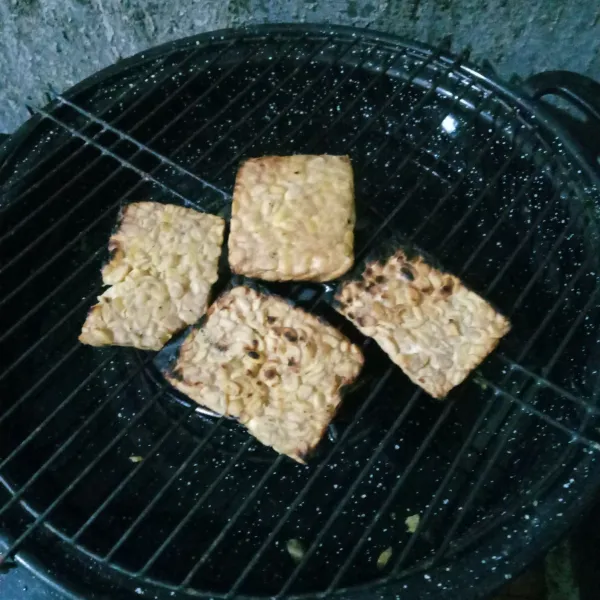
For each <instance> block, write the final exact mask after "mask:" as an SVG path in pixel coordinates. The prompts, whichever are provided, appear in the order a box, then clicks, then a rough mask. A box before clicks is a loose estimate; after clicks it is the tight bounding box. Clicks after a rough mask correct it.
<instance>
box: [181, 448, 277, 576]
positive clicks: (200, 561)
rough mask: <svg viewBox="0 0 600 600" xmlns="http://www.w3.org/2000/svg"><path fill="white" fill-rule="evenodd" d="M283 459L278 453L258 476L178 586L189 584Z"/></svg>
mask: <svg viewBox="0 0 600 600" xmlns="http://www.w3.org/2000/svg"><path fill="white" fill-rule="evenodd" d="M284 460H285V457H284V455H283V454H280V455H279V456H278V457H277V458H276V459H275V460H274V461H273V462H272V463H271V466H270V467H269V468H268V469H267V470H266V471H265V473H264V475H263V476H262V477H261V478H260V481H259V482H258V483H257V484H256V486H255V487H253V488H252V491H251V492H250V493H249V494H248V496H247V497H246V499H245V500H244V502H242V504H241V505H240V506H239V508H238V509H237V510H236V511H235V513H234V514H233V515H232V517H231V518H230V519H229V520H228V521H227V523H226V524H225V525H224V526H223V527H222V528H221V531H220V532H219V535H218V536H217V537H216V538H215V539H214V540H213V541H212V542H211V544H210V546H209V547H208V548H207V549H206V551H205V552H204V554H203V555H202V556H201V557H200V558H199V559H198V561H197V562H196V564H195V565H194V566H193V567H192V568H191V569H190V571H189V572H188V574H187V575H186V576H185V578H184V579H183V581H182V582H181V584H180V587H185V586H188V585H189V584H190V582H191V581H192V579H193V578H194V576H195V575H196V573H197V572H198V571H199V570H200V568H201V567H202V566H203V565H204V564H205V563H206V561H207V560H208V559H209V557H210V556H211V554H212V553H213V552H214V551H215V549H216V548H217V546H218V545H219V544H220V543H221V542H222V541H223V540H224V539H225V536H226V535H227V533H228V532H229V531H230V529H231V528H232V527H233V526H234V524H235V523H236V522H237V520H238V519H239V518H240V516H241V515H242V514H244V512H245V510H246V509H247V508H248V507H249V506H250V504H251V503H252V502H253V501H254V499H255V498H256V496H257V495H258V492H259V491H262V489H263V487H264V486H265V485H266V483H267V481H268V480H269V478H270V477H271V475H273V473H275V471H276V470H277V468H278V467H279V465H280V464H281V463H282V462H283V461H284Z"/></svg>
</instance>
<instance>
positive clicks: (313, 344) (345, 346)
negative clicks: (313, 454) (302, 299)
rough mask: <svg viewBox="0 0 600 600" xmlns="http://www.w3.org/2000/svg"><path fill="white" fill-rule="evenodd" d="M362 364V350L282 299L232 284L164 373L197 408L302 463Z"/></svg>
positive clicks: (316, 442) (210, 309)
mask: <svg viewBox="0 0 600 600" xmlns="http://www.w3.org/2000/svg"><path fill="white" fill-rule="evenodd" d="M362 364H363V356H362V354H361V351H360V350H359V349H358V348H357V347H356V346H354V345H353V344H351V343H350V342H349V341H348V340H347V339H346V338H345V337H344V336H343V335H342V334H341V333H340V332H339V331H337V329H335V328H333V327H331V326H330V325H326V324H325V323H322V322H321V321H320V320H319V319H317V318H316V317H314V316H312V315H309V314H307V313H305V312H304V311H302V310H299V309H297V308H294V307H293V306H291V305H290V304H288V303H287V302H286V301H285V300H283V299H282V298H278V297H273V296H265V295H262V294H259V293H258V292H256V291H254V290H253V289H250V288H247V287H236V288H234V289H233V290H231V291H230V292H228V293H226V294H224V295H223V296H221V297H220V298H219V299H218V300H217V301H216V302H215V303H214V304H213V305H212V306H211V307H210V308H209V310H208V316H207V318H206V322H205V323H204V324H203V326H202V327H201V328H199V329H196V330H195V331H193V332H192V333H191V334H190V335H189V336H188V337H187V339H186V340H185V341H184V343H183V345H182V347H181V350H180V353H179V357H178V360H177V363H176V365H175V368H174V369H173V371H172V373H170V374H167V375H166V376H167V379H168V380H169V382H170V383H172V384H173V386H175V387H176V388H178V389H179V390H181V391H182V392H184V393H185V394H187V395H188V396H189V397H190V398H192V400H194V401H195V402H197V403H198V404H201V405H203V406H206V407H207V408H210V409H212V410H214V411H216V412H218V413H220V414H223V415H228V416H232V417H235V418H237V419H238V420H239V421H240V422H241V423H243V424H244V425H245V426H246V427H247V429H248V431H249V432H250V433H251V434H252V435H254V437H256V438H257V439H258V440H259V441H260V442H262V443H263V444H265V445H267V446H271V447H272V448H274V449H275V450H276V451H277V452H279V453H281V454H287V455H288V456H290V457H291V458H293V459H294V460H297V461H298V462H304V460H303V459H304V457H305V456H306V455H307V454H308V453H309V452H310V450H312V449H313V448H314V447H315V446H316V445H317V444H318V442H319V440H320V439H321V437H322V436H323V433H324V431H325V429H326V428H327V425H328V424H329V422H330V421H331V419H332V418H333V416H334V414H335V412H336V410H337V407H338V405H339V403H340V400H341V395H340V390H341V388H342V387H343V386H344V385H347V384H349V383H351V382H353V381H354V380H355V379H356V377H357V376H358V374H359V372H360V369H361V367H362Z"/></svg>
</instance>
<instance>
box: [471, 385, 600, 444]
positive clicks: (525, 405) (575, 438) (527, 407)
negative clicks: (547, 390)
mask: <svg viewBox="0 0 600 600" xmlns="http://www.w3.org/2000/svg"><path fill="white" fill-rule="evenodd" d="M482 381H484V382H485V383H486V384H487V385H488V386H489V387H490V388H491V389H493V390H494V392H495V393H496V394H497V395H499V396H504V397H505V398H508V399H509V400H510V401H511V402H514V403H515V404H518V405H519V408H520V409H522V410H523V411H525V412H528V413H531V414H532V415H535V416H536V417H539V418H540V419H541V420H542V421H544V422H545V423H547V424H548V425H551V426H552V427H555V428H556V429H559V430H560V431H562V432H563V433H565V434H566V435H567V436H569V438H570V441H571V442H579V443H582V444H584V445H585V446H588V447H589V448H591V449H592V450H595V451H596V452H600V443H598V442H596V441H594V440H591V439H590V438H588V437H586V436H585V435H581V434H580V433H576V432H574V431H573V430H572V429H569V428H568V427H566V426H565V425H563V424H562V423H561V422H560V421H557V420H556V419H553V418H552V417H550V416H548V415H547V414H546V413H545V412H543V411H541V410H539V409H537V408H535V407H534V406H532V405H531V403H529V402H527V401H525V400H521V399H520V398H518V397H517V396H515V395H514V394H511V393H510V392H507V391H506V390H504V389H502V388H501V387H499V386H498V385H496V384H495V383H494V382H492V381H490V380H488V379H486V378H482ZM534 393H535V386H534V387H533V388H532V390H531V391H530V393H529V394H528V396H529V397H532V396H533V394H534Z"/></svg>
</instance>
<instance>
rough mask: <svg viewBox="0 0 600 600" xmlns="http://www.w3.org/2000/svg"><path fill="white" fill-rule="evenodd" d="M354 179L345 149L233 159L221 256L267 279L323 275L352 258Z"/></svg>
mask: <svg viewBox="0 0 600 600" xmlns="http://www.w3.org/2000/svg"><path fill="white" fill-rule="evenodd" d="M355 220H356V216H355V210H354V180H353V173H352V165H351V164H350V159H349V158H348V157H347V156H329V155H323V156H310V155H297V156H264V157H262V158H252V159H250V160H247V161H246V162H244V163H243V164H242V166H241V167H240V169H239V171H238V174H237V178H236V182H235V189H234V193H233V206H232V217H231V234H230V236H229V263H230V266H231V269H232V270H233V272H234V273H239V274H242V275H248V276H250V277H259V278H260V279H266V280H270V281H287V280H312V281H327V280H330V279H335V278H336V277H339V276H340V275H343V274H344V273H345V272H346V271H348V269H350V267H351V266H352V264H353V263H354V223H355Z"/></svg>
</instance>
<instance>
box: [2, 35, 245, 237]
mask: <svg viewBox="0 0 600 600" xmlns="http://www.w3.org/2000/svg"><path fill="white" fill-rule="evenodd" d="M234 45H235V42H234V41H231V42H230V43H229V44H228V45H226V46H225V47H224V48H222V49H221V51H220V52H218V53H217V54H216V55H215V56H214V57H213V59H212V60H210V61H209V63H208V64H206V65H204V67H203V68H202V69H199V70H198V71H195V73H194V75H193V76H192V77H190V78H188V80H187V81H186V82H185V83H183V84H182V85H181V86H180V87H179V88H177V90H176V93H175V94H172V95H169V96H168V97H167V98H166V99H165V100H164V101H162V102H160V103H159V104H158V105H157V106H156V107H154V108H153V109H152V110H151V111H149V112H148V113H147V114H146V115H145V116H144V117H143V118H142V119H141V120H140V121H138V122H137V123H136V124H135V127H134V128H133V131H135V130H136V129H138V128H139V127H140V126H141V125H142V124H143V123H145V122H146V121H147V120H148V119H149V118H150V117H151V116H152V115H153V114H155V113H156V111H158V110H159V109H160V108H162V106H163V105H164V104H165V103H166V102H167V101H168V100H170V99H171V98H172V97H173V95H176V94H179V93H180V92H182V91H183V90H184V89H185V88H186V87H187V86H188V85H189V84H190V83H191V82H192V81H193V80H195V79H196V78H197V77H199V76H200V74H201V73H204V72H206V71H207V70H208V69H210V68H211V67H212V66H213V65H214V64H215V63H216V62H217V61H218V60H219V59H220V58H221V57H222V56H223V55H224V54H226V53H227V52H228V51H229V50H230V49H231V48H232V47H233V46H234ZM200 53H201V49H197V50H195V51H194V52H192V53H191V54H189V55H188V56H187V57H186V58H185V59H184V60H183V61H181V62H179V63H175V64H174V65H172V66H171V67H170V68H169V69H167V70H166V71H165V73H164V74H163V76H162V77H160V78H158V79H157V80H156V81H154V82H153V84H152V86H150V87H149V89H148V90H147V91H146V92H145V93H144V94H141V95H140V96H139V97H138V98H136V99H135V100H134V101H133V102H132V103H131V104H130V105H129V106H128V107H127V108H126V109H125V110H124V111H123V112H122V113H120V114H119V115H118V116H117V117H116V118H115V119H114V120H113V121H111V122H110V124H111V125H112V126H113V127H114V125H115V124H118V123H119V122H121V121H122V120H123V119H124V118H125V117H126V116H127V115H128V114H129V113H131V112H132V111H133V110H134V109H135V108H136V107H138V106H139V105H140V104H141V103H142V102H144V101H145V100H147V99H148V98H149V97H150V96H151V95H152V94H153V93H154V92H155V91H156V89H158V87H159V86H160V85H161V84H162V83H164V82H165V81H166V80H167V79H169V77H171V76H172V75H173V74H174V73H176V72H177V71H179V70H180V69H181V68H183V66H184V65H185V64H187V63H188V62H189V61H190V60H192V59H194V58H196V57H197V56H198V54H200ZM166 60H168V57H167V58H166V59H165V61H162V62H161V63H160V64H161V65H162V64H164V63H165V62H166ZM148 79H150V76H149V77H148ZM211 87H212V86H211ZM129 92H130V90H129V89H127V90H125V91H124V92H123V93H121V94H120V95H119V96H117V98H116V99H115V100H114V101H113V102H111V103H110V104H109V106H107V107H106V108H105V109H103V110H102V111H101V112H100V114H99V117H100V118H103V117H104V115H106V114H108V112H110V110H112V109H113V108H114V107H115V106H116V105H117V104H118V103H119V102H121V100H122V99H123V98H124V97H125V96H126V95H127V94H129ZM34 114H35V113H34ZM101 133H102V132H98V133H97V134H95V135H94V136H92V139H94V140H95V139H96V138H97V137H99V136H100V134H101ZM72 139H73V138H72V137H71V138H69V140H68V141H66V142H65V143H64V144H61V145H60V146H59V147H58V148H56V149H55V150H54V151H53V152H52V153H51V154H50V155H49V156H48V157H47V158H45V159H43V160H42V161H40V163H38V164H37V165H35V166H34V167H33V168H32V169H30V170H29V171H27V172H26V173H25V174H24V175H23V178H25V177H27V176H28V175H29V174H30V173H31V171H32V170H33V169H38V168H40V166H42V165H43V164H44V163H45V162H46V161H47V160H50V159H51V158H52V157H53V156H55V155H56V154H57V153H58V152H60V150H61V149H63V148H64V147H65V146H66V145H67V144H68V143H69V142H70V141H71V140H72ZM118 143H119V142H118V141H117V142H115V143H114V144H111V145H110V146H109V149H110V148H114V147H115V146H116V145H117V144H118ZM85 147H86V146H85V145H83V146H81V147H80V148H78V149H77V150H76V151H75V152H73V153H71V154H69V155H68V156H67V157H66V158H65V159H64V160H63V161H61V162H60V163H59V164H58V165H56V167H54V168H53V169H51V170H49V171H47V172H46V173H45V174H44V175H43V176H42V177H41V179H38V180H37V181H36V182H35V183H33V184H32V185H31V186H29V187H28V188H27V190H25V192H24V193H23V194H20V195H19V196H18V197H17V198H15V199H14V200H13V202H16V201H18V200H20V199H22V198H23V197H24V196H26V195H27V194H28V193H29V192H31V191H33V190H34V189H36V188H37V187H39V186H40V185H41V184H42V183H43V182H44V181H46V179H47V178H49V177H51V176H52V175H53V174H55V173H57V172H58V171H60V169H62V168H63V167H64V166H65V165H66V164H67V163H69V162H70V161H71V160H73V158H74V157H75V156H77V155H78V154H80V153H81V152H82V151H83V149H84V148H85ZM101 159H102V156H99V157H97V158H95V159H94V160H93V161H92V162H90V163H89V165H87V166H86V167H84V169H82V170H81V171H80V172H79V173H78V174H77V175H76V176H75V177H73V178H71V179H70V180H69V181H68V182H67V185H66V186H62V187H61V188H60V190H58V191H59V192H60V191H62V190H64V189H65V187H67V186H68V185H70V184H72V183H73V182H75V181H77V180H78V179H79V178H80V177H83V176H84V175H85V173H87V172H88V171H89V170H90V169H91V168H92V167H94V166H95V165H97V164H98V163H99V162H100V160H101ZM15 185H17V184H15ZM13 187H14V186H11V187H10V188H9V190H10V189H12V188H13ZM56 197H58V192H57V193H54V194H52V195H51V196H49V197H48V198H46V199H45V200H43V201H42V202H40V203H39V204H37V205H36V206H35V208H33V209H32V210H31V211H30V212H29V213H28V214H27V215H26V216H25V217H24V218H23V219H21V220H20V221H19V222H18V223H16V224H15V226H14V227H13V228H12V229H11V230H10V231H8V232H6V234H4V235H2V236H0V243H1V242H3V241H4V239H5V238H7V237H9V236H10V237H12V236H14V235H15V233H17V232H18V231H19V229H20V228H21V227H22V226H23V225H25V224H26V223H28V222H29V221H30V220H31V219H32V218H33V217H34V216H35V215H37V214H38V213H39V211H41V210H42V209H43V208H45V207H46V206H49V205H50V204H51V203H52V201H53V200H54V199H55V198H56Z"/></svg>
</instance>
